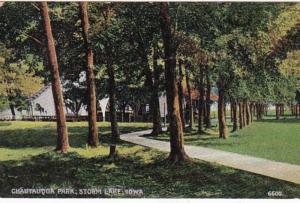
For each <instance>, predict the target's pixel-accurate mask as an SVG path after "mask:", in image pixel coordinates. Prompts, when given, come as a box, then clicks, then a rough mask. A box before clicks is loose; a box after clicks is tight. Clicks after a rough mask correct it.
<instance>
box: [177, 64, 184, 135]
mask: <svg viewBox="0 0 300 203" xmlns="http://www.w3.org/2000/svg"><path fill="white" fill-rule="evenodd" d="M178 69H179V80H178V96H179V109H180V117H181V122H182V128H183V130H184V129H185V119H184V113H183V98H184V96H183V87H182V80H183V73H182V60H181V59H179V60H178Z"/></svg>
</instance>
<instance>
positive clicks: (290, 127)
mask: <svg viewBox="0 0 300 203" xmlns="http://www.w3.org/2000/svg"><path fill="white" fill-rule="evenodd" d="M229 129H230V128H229ZM154 139H158V140H163V141H168V140H169V135H168V134H163V135H161V136H159V137H157V138H154ZM184 140H185V144H187V145H196V146H204V147H210V148H215V149H221V150H225V151H230V152H236V153H241V154H247V155H252V156H257V157H262V158H266V159H271V160H276V161H281V162H288V163H292V164H299V165H300V147H299V146H300V144H299V143H300V120H296V119H291V118H290V119H281V120H275V119H274V117H271V118H268V119H266V120H263V121H259V122H253V123H252V124H250V125H249V126H247V127H245V128H244V129H242V130H238V131H237V132H234V133H231V134H230V136H229V138H228V139H226V140H224V139H219V137H218V131H217V129H215V128H213V129H209V130H206V131H205V134H202V135H200V134H199V133H197V131H196V130H193V131H192V132H190V131H188V130H187V132H186V133H185V135H184Z"/></svg>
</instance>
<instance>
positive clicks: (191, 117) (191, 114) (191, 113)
mask: <svg viewBox="0 0 300 203" xmlns="http://www.w3.org/2000/svg"><path fill="white" fill-rule="evenodd" d="M189 69H190V64H189V62H187V63H186V64H185V77H186V87H187V90H188V109H189V120H190V122H189V127H190V129H193V128H194V109H193V98H192V90H191V85H190V73H189ZM202 86H203V84H202ZM203 98H204V92H203V96H202V99H203ZM203 102H204V101H203Z"/></svg>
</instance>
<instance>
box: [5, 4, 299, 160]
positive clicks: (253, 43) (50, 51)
mask: <svg viewBox="0 0 300 203" xmlns="http://www.w3.org/2000/svg"><path fill="white" fill-rule="evenodd" d="M298 7H299V5H298V4H266V3H259V4H258V3H247V4H244V3H170V4H169V3H166V2H165V3H159V4H158V3H87V2H85V3H79V4H78V3H74V2H73V3H49V8H48V4H47V3H46V2H41V3H14V2H9V3H5V4H4V5H3V6H2V7H1V9H0V19H3V20H0V33H1V42H3V45H1V46H3V47H4V48H5V50H7V53H6V52H3V54H4V55H3V56H1V57H2V58H5V61H3V63H2V64H1V70H2V69H3V71H6V72H7V71H10V70H11V67H14V64H21V65H20V67H21V68H20V69H17V70H13V71H11V72H12V73H15V72H16V71H20V70H21V69H24V67H25V68H26V67H27V68H26V70H25V72H26V75H25V74H23V76H24V77H25V78H27V79H26V81H24V83H23V82H22V83H21V84H26V85H28V86H27V87H33V85H31V84H30V81H32V82H34V84H41V81H42V80H41V78H43V79H44V82H45V83H48V82H50V81H51V84H52V88H53V97H54V101H55V108H56V114H57V133H58V139H57V147H56V150H58V151H62V152H67V150H68V147H69V144H68V132H67V127H66V119H65V112H64V109H63V106H64V103H65V104H66V105H69V106H71V107H72V108H73V109H74V112H76V111H77V112H78V111H79V109H80V106H81V105H83V104H85V105H87V109H88V114H89V116H88V121H89V133H88V139H87V143H88V145H89V146H91V147H97V146H98V144H99V138H98V130H97V126H96V113H97V106H96V105H97V102H96V101H97V100H99V99H100V98H103V97H104V95H108V96H109V99H110V100H109V107H110V110H109V111H110V121H111V131H112V139H111V148H110V149H111V150H110V156H115V153H116V143H117V140H118V138H119V129H118V124H117V120H116V109H117V108H121V109H124V108H125V106H126V105H131V107H133V110H134V111H135V112H136V111H138V109H139V108H140V106H141V105H142V104H145V103H149V104H150V112H151V115H152V121H153V131H152V133H151V134H152V135H153V136H157V135H158V134H159V133H161V131H162V128H161V122H160V119H161V118H160V112H159V95H160V94H161V92H164V91H165V92H166V96H167V107H168V122H169V131H170V136H171V141H170V143H171V153H170V156H169V160H170V161H172V162H180V161H182V160H186V159H188V157H187V155H186V153H185V152H184V147H183V142H184V139H183V130H184V128H185V125H186V124H189V127H190V128H193V127H194V125H195V124H194V119H195V118H194V117H195V116H194V112H195V109H194V105H193V98H194V96H193V95H194V93H195V92H197V95H198V101H197V110H196V111H197V112H198V132H199V133H202V132H203V131H204V128H210V127H211V119H210V114H211V113H210V108H211V107H210V105H211V100H210V98H211V95H210V94H211V89H212V87H217V89H218V125H219V135H220V138H227V136H228V129H227V123H226V117H225V114H226V110H225V105H226V103H230V106H231V117H232V122H233V131H235V130H237V129H241V128H243V127H244V126H246V125H248V124H250V123H251V122H252V120H253V116H254V112H255V113H256V117H257V119H261V118H262V116H263V114H264V111H265V106H266V104H267V103H269V102H273V103H274V104H276V105H277V106H280V105H282V104H292V103H293V102H295V99H294V98H295V92H296V85H297V82H296V80H295V77H293V76H291V74H283V73H282V72H281V67H280V66H282V63H281V61H282V60H285V61H286V60H288V61H290V60H291V58H289V57H288V55H287V54H286V53H287V52H291V51H295V50H297V49H298V47H297V46H295V45H294V44H295V42H296V40H297V36H299V35H298V33H297V32H296V31H297V28H298V22H299V21H297V20H296V21H295V20H294V18H293V16H295V13H294V11H293V10H294V9H297V8H298ZM21 16H22V17H21ZM287 16H289V17H291V18H292V19H293V21H292V22H291V23H289V24H288V25H286V24H284V25H283V24H282V23H281V22H282V21H283V20H286V17H287ZM16 19H18V21H17V22H16ZM50 19H51V21H50ZM158 19H159V20H158ZM12 24H14V26H11V25H12ZM283 27H285V29H283ZM295 30H296V31H295ZM284 39H285V40H284ZM9 52H11V53H12V54H10V53H9ZM5 53H6V54H5ZM24 64H27V65H24ZM2 67H3V68H2ZM43 67H47V68H46V69H43ZM162 73H164V74H162ZM1 76H2V74H1V75H0V77H1ZM3 76H4V74H3ZM31 76H32V77H33V76H34V78H35V79H34V80H38V81H40V82H37V81H34V80H33V79H28V78H30V77H31ZM5 78H8V77H5ZM61 80H63V81H65V82H64V83H66V86H67V87H68V88H67V91H66V92H63V91H62V89H61ZM14 81H15V80H14V79H12V80H10V82H9V83H1V86H0V88H1V89H5V88H7V85H6V84H14V83H15V82H14ZM5 85H6V86H5ZM35 86H37V85H35ZM38 87H39V86H38ZM25 89H26V88H25ZM25 89H22V88H20V87H18V88H17V90H18V91H14V92H18V93H13V94H9V95H8V94H5V95H4V94H1V96H2V97H4V98H5V99H7V98H10V97H11V98H12V99H9V100H8V102H7V103H9V105H12V104H15V103H13V102H12V101H13V100H16V98H20V97H21V96H22V97H26V96H29V95H30V94H32V93H31V92H30V93H27V92H26V90H25ZM28 89H30V88H28ZM184 89H187V95H188V96H187V97H186V98H185V100H186V108H185V106H184V99H183V98H184ZM31 90H32V91H33V90H34V91H36V90H35V89H33V88H31ZM64 100H65V101H67V102H64ZM184 112H187V113H188V116H187V117H186V116H184ZM278 112H279V111H278Z"/></svg>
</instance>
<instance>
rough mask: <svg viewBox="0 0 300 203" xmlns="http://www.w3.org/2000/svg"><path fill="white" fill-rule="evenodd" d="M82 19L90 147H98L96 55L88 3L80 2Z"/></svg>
mask: <svg viewBox="0 0 300 203" xmlns="http://www.w3.org/2000/svg"><path fill="white" fill-rule="evenodd" d="M79 5H80V6H79V8H80V17H81V26H82V36H83V39H84V46H85V50H86V59H87V61H86V81H87V92H88V104H87V106H88V120H89V134H88V141H87V142H88V145H89V146H91V147H97V146H98V145H99V138H98V129H97V108H96V103H97V99H96V85H95V75H94V70H93V69H94V53H93V49H92V44H91V42H90V40H89V35H88V33H89V27H90V25H89V19H88V3H87V2H80V3H79Z"/></svg>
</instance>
